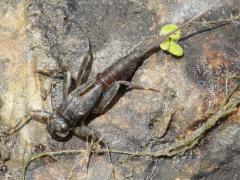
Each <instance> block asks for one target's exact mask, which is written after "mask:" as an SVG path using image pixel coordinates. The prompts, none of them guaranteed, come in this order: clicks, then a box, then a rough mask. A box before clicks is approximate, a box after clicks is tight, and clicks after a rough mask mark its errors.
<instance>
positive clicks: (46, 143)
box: [0, 0, 240, 180]
mask: <svg viewBox="0 0 240 180" xmlns="http://www.w3.org/2000/svg"><path fill="white" fill-rule="evenodd" d="M212 3H213V1H210V0H204V1H201V2H198V1H191V2H190V1H187V0H178V1H161V0H149V1H137V0H136V1H119V0H104V1H95V0H83V1H77V0H59V1H57V0H51V1H45V0H38V1H33V0H32V1H31V0H26V1H23V0H22V1H21V0H20V1H5V0H4V1H1V2H0V15H1V16H0V39H1V43H0V69H1V73H0V92H1V93H0V94H1V95H0V96H1V103H0V104H1V106H0V108H1V109H0V125H1V129H5V131H7V130H8V129H10V128H11V127H13V126H14V125H15V124H16V123H17V122H18V121H19V120H20V119H21V118H23V117H24V116H26V115H27V114H28V113H29V111H30V110H31V109H43V110H48V111H53V110H54V109H55V108H56V107H58V106H59V105H60V103H61V101H62V93H61V89H62V80H61V79H53V78H49V77H46V76H43V75H40V74H38V73H36V72H37V71H47V72H56V70H59V69H62V68H64V67H67V66H68V65H69V68H70V70H71V71H72V72H73V73H74V72H76V70H77V69H78V66H79V63H78V62H79V61H78V60H79V57H80V55H81V54H82V53H83V52H84V51H86V49H87V37H86V33H88V32H89V34H90V35H91V42H92V46H93V55H94V59H95V60H94V65H93V70H92V73H91V77H94V76H95V75H96V74H97V73H98V72H101V71H102V70H104V69H105V68H106V67H107V66H109V65H110V64H112V63H113V62H115V61H116V60H117V59H118V58H120V57H121V56H123V55H125V54H126V53H127V52H128V51H129V50H130V49H131V48H132V47H134V46H135V45H136V44H137V43H138V42H140V41H141V40H143V39H146V38H147V37H149V36H152V35H154V34H157V33H158V32H159V28H160V26H162V25H163V24H166V23H177V24H180V23H182V22H183V21H185V20H187V19H189V18H190V17H192V16H193V15H195V14H197V13H199V12H201V11H203V10H205V9H206V8H208V6H210V5H211V4H212ZM237 7H240V2H239V1H238V0H230V1H225V2H221V3H220V4H219V3H218V5H217V6H216V8H215V10H214V11H211V12H209V13H208V14H206V15H204V17H205V18H206V19H210V20H216V19H220V18H227V17H230V14H233V15H236V14H237V13H239V12H238V11H239V8H237ZM239 28H240V23H239V21H238V22H233V23H231V24H229V25H226V26H221V27H219V28H216V29H213V30H210V31H204V30H203V28H201V29H200V30H203V31H202V33H197V34H195V35H194V36H191V37H189V38H186V39H184V40H182V41H181V45H182V46H183V48H184V57H182V58H179V59H176V58H174V57H172V56H171V55H168V54H165V53H163V52H158V53H156V54H154V55H152V56H151V57H149V58H148V59H147V60H146V61H145V62H144V63H143V65H142V66H141V67H140V68H139V69H138V70H137V72H136V73H135V75H134V77H133V79H132V81H133V82H134V83H135V84H139V85H144V86H146V87H151V88H154V89H159V90H160V92H159V93H156V92H148V91H139V90H133V91H129V92H126V93H125V94H123V96H122V97H120V98H119V100H118V101H117V102H116V103H115V104H114V105H113V106H112V107H111V108H110V109H109V110H108V111H107V112H106V113H104V114H103V115H101V116H99V117H97V118H95V119H94V120H93V121H92V122H91V123H90V126H92V127H94V129H96V130H97V131H98V132H99V133H101V135H102V136H103V137H104V140H105V141H106V142H107V143H108V144H109V146H110V147H111V148H112V149H118V150H127V151H137V150H138V151H141V150H145V151H156V150H157V149H159V148H161V147H164V146H167V145H168V144H169V143H171V142H174V141H176V138H181V137H182V136H187V135H188V133H190V132H191V131H192V129H191V128H190V127H192V126H193V125H196V124H199V122H200V125H201V122H202V121H203V122H204V120H206V117H208V115H209V114H211V113H212V112H215V111H216V110H218V109H219V107H220V105H221V104H222V103H223V99H224V93H225V79H226V75H227V74H234V73H236V74H238V75H239V72H240V61H239V52H240V44H239V37H240V31H239ZM198 30H199V29H198ZM196 31H197V29H196V28H187V29H186V30H184V35H185V36H187V35H188V34H191V33H193V32H196ZM56 82H59V83H57V84H56ZM50 89H52V91H51V92H50ZM169 91H173V92H175V96H176V97H175V98H174V99H173V100H172V101H171V102H170V104H169V106H167V103H168V100H166V96H167V95H168V93H169ZM167 107H168V108H167ZM169 108H170V109H169ZM170 110H172V111H176V113H175V114H174V116H173V119H172V122H171V124H170V127H169V129H168V131H167V133H166V135H165V136H164V137H163V138H162V139H161V141H160V142H159V141H158V139H157V138H156V136H157V134H159V132H161V133H162V130H160V129H158V128H161V127H162V128H164V125H161V121H160V122H154V123H153V124H152V126H151V127H150V126H149V124H151V121H152V119H154V118H155V119H156V118H159V117H160V118H159V119H161V116H162V115H163V114H164V112H166V111H170ZM239 117H240V111H238V113H237V114H235V115H233V116H231V117H229V118H228V119H227V120H225V121H222V122H221V124H220V125H219V126H217V127H215V128H214V129H213V130H211V131H210V132H209V133H208V134H207V136H206V137H205V138H204V139H203V141H202V142H201V143H200V144H199V145H198V146H197V147H195V148H194V149H193V150H192V151H187V152H186V153H185V154H183V155H179V156H174V157H172V158H157V159H151V158H141V157H140V158H132V159H130V160H127V156H124V155H116V154H113V155H112V159H113V164H114V167H115V176H116V178H117V179H164V180H166V179H203V178H204V179H229V178H231V179H239V178H240V173H239V168H240V163H239V162H240V160H239V158H240V157H239V151H240V143H239V141H238V137H239V135H240V124H239V123H240V122H239ZM156 123H159V124H156ZM6 146H7V147H3V148H1V151H0V152H3V150H4V151H5V150H6V148H8V149H10V153H11V155H10V160H8V161H6V162H4V166H7V169H6V168H1V169H0V170H1V174H0V175H1V176H2V177H5V178H9V179H11V178H13V179H19V177H20V176H21V175H22V168H23V165H24V162H26V160H27V159H29V157H31V155H32V154H33V153H35V152H41V151H57V150H66V149H78V148H86V143H85V142H83V141H81V140H79V139H77V138H75V137H73V138H72V139H70V140H69V141H68V142H65V143H62V142H56V141H54V140H53V139H51V137H50V136H49V134H48V133H47V131H46V127H45V126H44V125H43V124H41V123H39V122H34V121H32V122H30V123H29V124H27V125H26V126H24V128H22V129H21V130H20V131H19V132H17V134H15V135H14V137H13V138H12V139H11V141H10V142H8V143H7V145H6ZM5 160H7V158H6V159H4V160H3V161H5ZM87 162H88V159H87V154H81V155H77V156H76V155H71V156H70V155H69V156H60V157H58V161H57V162H56V161H52V160H51V159H49V158H43V159H42V160H41V161H35V162H34V163H32V164H31V166H30V167H29V168H28V171H27V176H26V179H67V178H70V179H86V178H87V176H88V178H89V179H111V178H112V164H111V162H110V160H109V158H108V156H107V155H94V157H93V158H92V159H91V161H90V164H89V170H88V173H87Z"/></svg>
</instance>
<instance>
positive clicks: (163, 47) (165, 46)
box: [160, 39, 170, 51]
mask: <svg viewBox="0 0 240 180" xmlns="http://www.w3.org/2000/svg"><path fill="white" fill-rule="evenodd" d="M169 45H170V39H167V40H165V41H164V42H163V43H162V44H160V48H161V49H162V50H164V51H167V50H168V49H169Z"/></svg>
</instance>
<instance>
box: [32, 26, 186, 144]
mask: <svg viewBox="0 0 240 180" xmlns="http://www.w3.org/2000/svg"><path fill="white" fill-rule="evenodd" d="M184 26H186V23H185V24H183V25H182V26H180V27H179V28H178V29H176V30H175V31H173V32H171V33H169V34H167V35H164V36H156V37H152V38H150V39H148V40H145V41H142V42H141V43H140V44H138V45H137V46H136V47H135V48H133V49H132V51H130V53H129V54H127V55H126V56H124V57H122V58H120V59H119V60H118V61H116V62H115V63H113V64H112V65H111V66H109V67H108V68H107V69H105V70H104V71H103V72H102V73H99V74H98V75H97V76H96V77H95V79H94V80H91V81H88V77H89V74H90V71H91V67H92V64H93V55H92V52H91V45H90V40H89V50H88V52H87V53H85V55H84V56H83V57H82V58H83V59H82V65H81V67H80V69H79V72H78V76H77V78H76V80H73V78H72V76H71V74H70V72H67V73H66V74H65V80H64V92H63V94H64V100H63V103H62V104H61V106H60V107H59V108H58V109H57V110H56V111H55V112H53V113H48V112H42V111H33V112H32V118H33V119H38V120H45V121H47V122H48V123H47V124H48V125H47V129H48V131H49V133H50V135H51V136H52V137H53V138H54V139H56V140H59V141H64V140H66V139H67V137H69V135H70V134H75V135H76V136H78V137H80V138H86V137H97V136H98V135H97V133H96V132H95V131H93V130H92V129H90V128H89V127H87V126H85V125H84V124H85V121H86V118H87V117H88V116H89V115H90V114H101V113H103V112H104V111H105V110H106V108H107V107H108V105H109V104H110V103H111V102H112V100H113V99H114V97H115V96H116V94H117V93H118V90H119V88H120V86H121V85H125V86H127V87H128V88H129V89H143V90H154V89H150V88H144V87H141V86H136V85H133V84H132V83H131V82H130V80H131V77H132V76H133V75H134V72H135V70H136V69H137V68H138V67H139V66H140V65H141V64H142V62H143V61H144V60H145V59H147V58H148V57H149V56H150V55H152V54H153V53H155V52H156V51H158V50H159V49H160V47H159V44H161V43H162V42H163V41H164V40H165V39H166V38H168V37H169V36H170V35H172V34H173V33H175V32H176V31H177V30H179V29H180V28H183V27H184ZM155 91H156V90H155Z"/></svg>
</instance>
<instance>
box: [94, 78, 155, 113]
mask: <svg viewBox="0 0 240 180" xmlns="http://www.w3.org/2000/svg"><path fill="white" fill-rule="evenodd" d="M121 85H125V86H127V89H128V90H131V89H140V90H150V91H158V90H155V89H151V88H145V87H142V86H138V85H134V84H132V83H131V82H128V81H115V82H114V83H112V85H111V86H110V87H109V88H108V90H107V91H106V92H105V93H104V94H103V97H102V98H101V100H100V102H99V104H98V106H97V107H96V108H95V109H94V112H93V113H94V114H102V113H103V112H104V111H105V110H106V109H107V107H108V105H109V104H110V103H111V102H112V100H113V99H114V97H115V96H116V95H117V93H118V90H119V88H120V86H121Z"/></svg>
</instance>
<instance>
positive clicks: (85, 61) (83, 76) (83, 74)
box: [76, 38, 93, 87]
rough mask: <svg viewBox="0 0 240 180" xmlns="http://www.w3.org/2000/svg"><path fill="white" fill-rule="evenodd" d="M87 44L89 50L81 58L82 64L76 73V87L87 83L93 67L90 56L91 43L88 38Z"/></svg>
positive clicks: (91, 56)
mask: <svg viewBox="0 0 240 180" xmlns="http://www.w3.org/2000/svg"><path fill="white" fill-rule="evenodd" d="M88 42H89V49H88V51H87V52H86V53H85V54H84V55H83V56H82V57H81V58H82V60H81V61H82V64H81V66H80V69H79V71H78V75H77V79H76V86H77V87H78V86H80V85H82V84H84V83H85V82H87V80H88V77H89V74H90V72H91V69H92V65H93V55H92V49H91V43H90V38H89V40H88Z"/></svg>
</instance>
